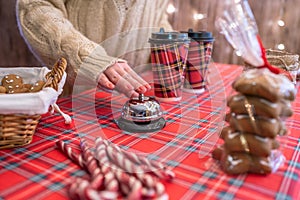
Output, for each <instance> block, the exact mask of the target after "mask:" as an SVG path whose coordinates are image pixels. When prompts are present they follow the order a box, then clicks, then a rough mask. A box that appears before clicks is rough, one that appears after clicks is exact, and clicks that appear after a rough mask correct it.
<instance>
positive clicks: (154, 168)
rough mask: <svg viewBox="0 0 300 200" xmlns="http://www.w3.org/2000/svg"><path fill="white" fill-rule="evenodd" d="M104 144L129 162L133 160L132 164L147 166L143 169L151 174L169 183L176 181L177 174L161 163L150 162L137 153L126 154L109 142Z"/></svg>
mask: <svg viewBox="0 0 300 200" xmlns="http://www.w3.org/2000/svg"><path fill="white" fill-rule="evenodd" d="M103 142H104V144H105V145H106V146H110V147H112V148H113V149H114V150H116V151H118V152H120V153H121V154H123V155H124V156H125V157H126V158H128V159H129V160H131V161H132V162H135V163H136V164H139V165H141V164H143V165H146V166H147V167H148V168H143V167H142V166H141V167H142V169H144V170H150V171H151V172H153V173H154V174H155V175H156V176H157V177H159V178H161V179H164V180H167V181H171V180H173V179H174V177H175V173H174V172H173V171H172V170H170V169H169V168H167V167H166V166H164V165H163V164H162V163H161V162H158V161H152V160H149V159H147V158H145V157H139V156H138V155H137V154H135V153H131V152H126V151H124V150H122V149H120V148H119V147H118V146H116V145H113V144H109V143H108V142H107V141H103Z"/></svg>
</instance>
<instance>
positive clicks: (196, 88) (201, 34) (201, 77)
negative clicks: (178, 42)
mask: <svg viewBox="0 0 300 200" xmlns="http://www.w3.org/2000/svg"><path fill="white" fill-rule="evenodd" d="M182 33H187V34H188V36H189V38H190V39H191V42H190V45H189V52H188V58H187V63H186V73H185V81H184V86H183V90H184V91H186V92H191V93H195V94H200V93H203V92H204V91H205V89H206V84H207V83H206V76H207V69H208V65H209V63H210V60H211V54H212V50H213V42H214V38H213V36H212V33H211V32H207V31H198V32H194V31H193V30H192V29H189V30H188V31H186V32H184V31H182Z"/></svg>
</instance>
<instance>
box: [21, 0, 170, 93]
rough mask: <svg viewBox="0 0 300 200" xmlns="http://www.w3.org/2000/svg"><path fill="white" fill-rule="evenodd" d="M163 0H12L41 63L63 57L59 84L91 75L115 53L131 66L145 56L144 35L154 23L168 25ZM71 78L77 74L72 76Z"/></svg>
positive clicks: (93, 77)
mask: <svg viewBox="0 0 300 200" xmlns="http://www.w3.org/2000/svg"><path fill="white" fill-rule="evenodd" d="M167 4H168V1H166V0H18V1H17V7H16V12H17V19H18V26H19V29H20V32H21V34H22V36H23V38H24V39H25V41H26V42H27V44H28V46H29V47H30V49H31V50H32V52H33V53H34V55H35V56H36V57H37V58H38V59H39V60H40V61H41V62H42V64H44V65H47V66H49V67H50V66H52V65H53V64H54V63H55V61H56V60H57V59H58V58H60V57H65V58H66V59H67V60H68V67H67V73H68V78H67V83H66V86H67V88H65V90H66V89H67V90H68V91H67V92H70V87H72V85H73V84H74V81H75V78H76V76H77V74H82V75H83V77H84V78H86V79H90V80H92V81H94V82H95V81H96V80H97V79H98V76H99V74H100V73H101V72H102V71H103V70H105V69H106V68H107V67H108V66H110V65H111V64H112V63H114V62H116V61H117V59H118V58H123V59H126V60H127V61H128V62H129V64H130V65H132V67H138V66H139V65H143V64H145V62H146V60H147V59H148V58H149V43H148V39H149V37H150V35H151V32H156V31H158V30H159V28H160V27H164V28H165V29H166V30H170V29H171V26H170V24H169V23H168V20H167V15H166V13H165V11H166V6H167ZM76 83H77V80H76Z"/></svg>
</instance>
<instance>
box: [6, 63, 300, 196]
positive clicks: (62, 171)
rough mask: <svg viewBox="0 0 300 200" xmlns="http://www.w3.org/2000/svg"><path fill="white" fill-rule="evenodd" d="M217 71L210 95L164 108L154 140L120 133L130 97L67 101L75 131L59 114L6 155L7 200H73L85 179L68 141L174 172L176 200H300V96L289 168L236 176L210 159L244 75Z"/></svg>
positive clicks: (216, 67)
mask: <svg viewBox="0 0 300 200" xmlns="http://www.w3.org/2000/svg"><path fill="white" fill-rule="evenodd" d="M211 68H212V69H211V70H212V71H211V73H210V80H209V81H210V86H209V87H208V90H207V91H206V92H205V93H203V94H201V95H199V96H196V95H193V94H188V93H183V99H182V101H180V102H177V103H162V104H161V106H162V108H163V110H164V114H165V119H166V122H167V125H166V127H165V128H164V129H163V130H161V131H158V132H154V133H129V132H125V131H121V130H120V129H119V128H118V126H117V125H116V123H115V122H114V118H117V117H118V116H119V113H120V109H121V107H122V105H123V104H124V103H125V101H126V100H127V99H126V98H125V97H124V96H122V95H117V94H115V93H105V92H103V91H100V90H99V91H90V92H87V93H83V94H82V95H79V96H74V97H73V98H62V99H60V100H59V101H58V105H59V106H60V108H61V109H62V110H63V111H64V112H66V113H67V114H69V115H70V116H72V118H73V123H72V124H71V125H65V124H64V119H63V117H62V116H60V115H59V114H56V113H55V114H46V115H43V117H42V119H41V121H40V123H39V125H38V127H37V130H36V133H35V135H34V137H33V141H32V143H31V144H29V145H27V146H24V147H19V148H15V149H7V150H0V166H1V167H0V200H2V199H3V200H4V199H7V200H8V199H12V200H17V199H51V200H53V199H55V200H59V199H68V194H67V187H68V185H69V184H70V182H71V181H72V179H73V178H74V177H78V176H84V175H85V171H83V170H81V169H80V168H79V167H78V166H77V165H76V164H74V163H72V162H71V161H70V160H69V159H68V158H66V157H65V156H64V155H63V154H62V153H61V152H60V151H58V150H57V149H56V148H55V141H57V140H58V139H61V140H64V141H65V142H68V143H69V144H70V145H71V146H72V147H74V148H76V149H79V147H78V144H79V139H80V138H81V137H85V138H87V139H88V140H89V141H93V140H94V139H95V138H96V137H105V138H107V139H108V140H110V141H111V142H113V143H115V144H117V145H119V146H120V147H122V148H124V149H128V151H130V150H135V151H136V152H140V153H144V154H145V153H146V154H147V156H148V157H151V158H153V159H157V160H160V161H162V162H163V163H164V164H166V165H168V166H170V167H171V168H173V171H174V172H175V173H176V178H175V179H174V181H173V182H172V183H167V182H163V183H164V184H165V186H166V189H167V192H168V194H169V197H170V199H280V200H281V199H288V200H289V199H300V192H299V189H300V179H299V176H300V161H299V160H300V159H299V157H300V137H299V135H300V134H299V133H300V101H299V100H300V96H299V94H298V98H297V100H296V101H295V102H294V103H293V107H294V112H295V113H294V115H293V117H292V118H290V119H289V120H288V121H287V122H286V124H287V126H288V127H289V130H290V133H289V135H288V136H286V137H284V138H282V145H281V149H282V152H283V154H284V156H285V157H286V160H285V162H284V165H282V166H281V167H280V168H279V169H278V170H277V171H276V172H274V173H272V174H270V175H267V176H260V175H254V174H247V175H245V174H244V175H239V176H229V175H227V174H225V173H224V172H223V171H222V170H221V169H220V167H219V165H218V163H217V162H215V161H214V160H212V158H211V154H210V152H211V151H212V150H213V148H214V147H215V146H216V144H217V143H219V142H220V141H218V136H219V131H220V129H221V127H222V126H223V125H224V115H225V113H226V109H227V108H226V107H225V101H224V99H225V98H226V97H227V96H228V95H229V94H230V93H231V92H232V90H231V89H230V88H231V87H230V85H231V83H232V81H233V80H234V78H235V77H236V76H237V75H238V74H239V73H240V72H241V67H239V66H234V65H224V64H213V65H212V66H211ZM147 78H151V76H146V79H147ZM224 88H225V89H224Z"/></svg>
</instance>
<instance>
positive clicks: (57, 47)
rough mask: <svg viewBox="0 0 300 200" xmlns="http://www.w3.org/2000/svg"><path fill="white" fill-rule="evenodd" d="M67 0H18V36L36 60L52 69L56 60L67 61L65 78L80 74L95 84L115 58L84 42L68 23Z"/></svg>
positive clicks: (94, 44)
mask: <svg viewBox="0 0 300 200" xmlns="http://www.w3.org/2000/svg"><path fill="white" fill-rule="evenodd" d="M65 1H66V0H18V1H17V7H16V14H17V19H18V26H19V29H20V32H21V34H22V36H23V38H24V39H25V41H26V42H27V44H28V46H29V48H30V49H31V50H32V52H33V53H34V54H35V55H36V57H37V58H38V59H39V60H40V61H41V62H42V63H43V64H46V65H48V66H51V65H53V64H54V63H55V61H56V60H57V59H58V58H59V57H65V58H66V59H67V60H68V69H67V71H68V77H69V78H70V80H71V82H74V79H75V76H76V75H77V73H78V72H79V69H80V74H83V75H84V76H85V77H88V78H92V79H93V81H94V80H97V78H98V75H99V74H100V72H102V71H103V70H104V69H105V68H106V67H107V66H109V65H111V64H112V63H114V62H116V60H117V58H114V57H110V56H108V55H107V54H106V52H105V50H104V48H102V47H101V46H99V45H98V44H96V43H95V42H93V41H91V40H89V39H88V38H86V37H85V36H84V35H83V34H81V33H80V32H79V31H77V30H76V29H75V28H74V26H73V25H72V24H71V22H70V21H68V20H67V11H66V8H65V4H64V3H65ZM82 63H84V65H82Z"/></svg>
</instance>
